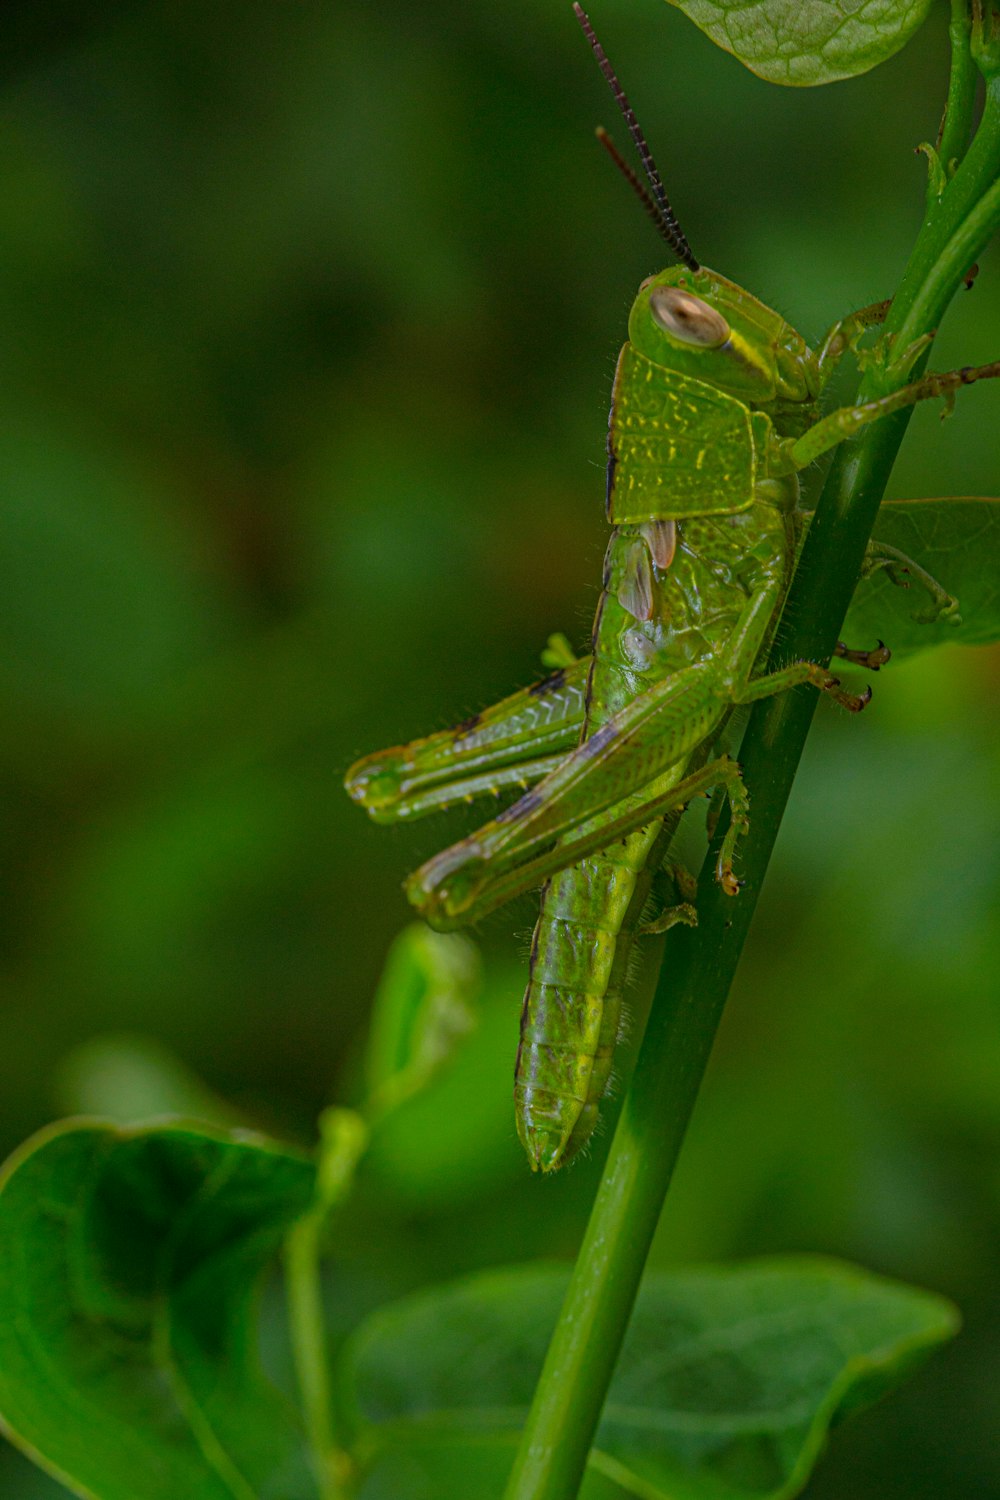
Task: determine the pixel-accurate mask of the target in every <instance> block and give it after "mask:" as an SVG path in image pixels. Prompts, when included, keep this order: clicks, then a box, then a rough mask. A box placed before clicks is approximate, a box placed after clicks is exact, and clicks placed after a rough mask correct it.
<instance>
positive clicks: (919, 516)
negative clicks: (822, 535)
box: [844, 497, 1000, 658]
mask: <svg viewBox="0 0 1000 1500" xmlns="http://www.w3.org/2000/svg"><path fill="white" fill-rule="evenodd" d="M873 535H874V536H875V537H876V538H877V539H878V540H879V541H882V542H888V543H889V545H890V546H892V547H896V548H898V550H899V551H900V552H903V553H905V554H906V555H907V556H908V557H912V558H913V559H914V560H915V561H918V562H919V563H920V565H921V567H923V568H925V569H926V570H927V572H928V573H930V574H931V575H932V576H933V577H934V578H935V579H936V580H937V582H938V583H940V584H941V586H942V587H943V588H945V589H946V590H947V591H948V593H949V594H952V595H953V596H954V597H955V598H956V599H957V600H958V608H959V615H960V618H959V619H958V620H953V619H939V620H936V621H934V622H932V623H927V622H921V621H920V620H918V619H915V618H914V616H916V615H919V614H921V613H926V611H927V597H926V594H925V593H924V591H923V590H922V588H921V586H920V584H919V583H918V582H917V581H916V580H915V579H912V578H910V579H907V577H906V575H905V572H904V573H902V574H899V575H898V576H897V581H894V580H893V579H892V578H891V577H890V576H889V574H888V573H887V572H886V571H885V570H884V569H883V570H880V571H879V572H878V573H876V574H874V576H873V577H871V578H869V579H867V580H865V581H863V582H862V583H861V584H860V586H859V588H858V592H857V594H856V595H855V598H854V602H853V604H852V605H851V608H850V612H849V613H848V616H847V620H846V621H845V624H844V632H845V636H850V637H851V640H852V641H854V640H858V641H865V640H868V639H869V638H871V637H872V634H873V632H874V634H875V635H877V636H881V637H883V638H884V639H885V640H886V641H888V642H889V644H890V646H891V648H892V653H893V656H894V657H900V658H901V657H904V656H910V655H912V654H913V652H915V651H923V650H926V648H927V647H929V646H948V645H963V646H991V645H994V644H995V643H996V642H997V641H1000V583H998V571H997V562H998V560H1000V500H987V499H982V498H973V497H968V498H964V499H951V500H894V501H889V502H888V503H886V504H884V505H883V506H882V508H881V510H880V511H879V515H878V519H877V520H876V522H875V530H874V532H873Z"/></svg>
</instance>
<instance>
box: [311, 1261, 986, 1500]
mask: <svg viewBox="0 0 1000 1500" xmlns="http://www.w3.org/2000/svg"><path fill="white" fill-rule="evenodd" d="M568 1279H569V1272H568V1271H567V1270H564V1269H562V1268H555V1267H524V1268H515V1269H512V1270H504V1271H500V1272H490V1273H487V1274H485V1275H480V1276H475V1277H471V1278H469V1279H468V1280H464V1281H460V1282H456V1283H453V1284H452V1285H450V1286H446V1287H444V1288H442V1289H440V1290H437V1291H434V1292H430V1293H424V1294H421V1295H418V1296H415V1297H411V1298H408V1299H406V1300H405V1301H403V1302H400V1303H397V1304H396V1305H395V1306H393V1307H390V1308H387V1309H384V1310H383V1311H381V1312H379V1313H377V1314H376V1315H375V1316H374V1317H373V1318H372V1319H371V1320H370V1321H369V1322H368V1323H367V1324H366V1325H365V1326H364V1327H363V1328H362V1329H361V1330H360V1331H359V1333H358V1334H357V1335H356V1337H355V1339H354V1340H353V1341H352V1344H351V1345H350V1346H349V1347H348V1349H347V1351H346V1352H345V1356H344V1360H343V1364H342V1368H341V1379H342V1382H343V1384H342V1389H343V1391H344V1393H345V1401H346V1403H347V1404H348V1406H349V1407H350V1408H351V1409H352V1410H353V1413H354V1420H355V1422H356V1424H357V1433H358V1451H359V1454H360V1455H361V1456H362V1458H363V1460H364V1459H367V1461H368V1465H369V1467H368V1470H367V1474H366V1479H365V1482H364V1484H363V1486H362V1489H361V1496H362V1497H363V1500H391V1497H401V1496H405V1497H406V1500H425V1497H426V1500H432V1497H433V1500H450V1497H455V1500H459V1497H464V1496H467V1495H469V1494H470V1493H475V1495H476V1496H477V1497H478V1500H490V1497H492V1496H499V1495H500V1494H501V1492H502V1489H503V1484H504V1480H505V1477H506V1474H507V1472H508V1470H509V1468H510V1464H511V1461H512V1457H513V1452H514V1446H515V1444H516V1441H517V1436H518V1432H519V1430H520V1428H521V1426H522V1424H523V1421H524V1417H525V1414H526V1411H527V1407H528V1403H529V1401H530V1399H531V1394H532V1390H533V1387H534V1384H535V1381H536V1379H537V1377H538V1373H539V1370H540V1367H541V1363H542V1358H543V1355H544V1352H545V1348H546V1345H547V1342H548V1338H549V1335H550V1333H551V1331H552V1327H553V1325H554V1323H555V1319H556V1314H557V1312H558V1309H559V1306H560V1303H561V1301H562V1298H563V1295H564V1293H565V1290H566V1286H567V1282H568ZM956 1327H957V1315H956V1313H955V1311H954V1309H953V1308H952V1307H951V1305H950V1304H949V1303H947V1302H945V1301H944V1300H943V1299H942V1298H940V1297H937V1296H934V1295H932V1294H930V1293H928V1292H922V1291H916V1290H914V1289H912V1288H910V1287H906V1286H902V1285H900V1284H898V1283H895V1282H891V1281H886V1280H883V1279H882V1278H880V1277H876V1276H872V1275H870V1274H868V1273H867V1272H864V1271H860V1270H857V1269H855V1268H853V1267H850V1266H847V1265H844V1264H841V1263H839V1262H836V1261H830V1260H822V1259H818V1258H816V1259H813V1258H804V1259H786V1260H770V1261H758V1262H755V1263H750V1264H747V1265H743V1266H735V1267H720V1268H709V1269H705V1270H695V1271H681V1272H672V1273H665V1272H659V1273H653V1274H651V1275H649V1276H647V1277H646V1279H645V1281H644V1282H643V1286H642V1290H641V1292H640V1294H639V1300H638V1303H637V1306H636V1312H635V1316H634V1318H633V1320H632V1324H631V1326H630V1329H629V1333H628V1336H627V1338H626V1341H625V1347H624V1350H623V1353H622V1358H621V1360H620V1362H619V1366H618V1370H617V1372H616V1375H615V1378H614V1381H613V1382H612V1386H611V1391H610V1394H609V1397H608V1402H607V1405H606V1407H605V1410H604V1416H603V1418H602V1420H601V1425H600V1428H599V1431H598V1437H597V1442H596V1444H595V1446H594V1448H593V1449H592V1451H591V1457H590V1465H589V1468H588V1478H587V1481H586V1483H585V1485H584V1488H583V1491H582V1494H583V1496H584V1497H586V1500H598V1497H600V1500H605V1497H608V1500H610V1497H611V1496H614V1495H619V1494H620V1495H629V1496H636V1497H640V1500H751V1497H752V1500H779V1497H787V1496H792V1495H796V1494H798V1493H799V1491H800V1490H801V1489H802V1486H803V1485H804V1484H805V1482H806V1480H807V1478H808V1476H809V1473H810V1471H811V1470H812V1468H813V1466H814V1464H815V1462H816V1459H817V1457H818V1455H819V1453H820V1451H821V1449H822V1446H823V1443H824V1441H825V1437H826V1433H827V1430H828V1428H829V1427H830V1425H831V1424H832V1423H833V1422H834V1421H835V1420H837V1419H839V1418H840V1417H841V1416H843V1415H845V1414H846V1413H848V1412H851V1411H854V1410H856V1409H857V1408H859V1407H861V1406H864V1405H867V1404H868V1403H869V1402H871V1401H873V1400H875V1399H876V1398H877V1397H878V1396H880V1395H882V1394H883V1393H884V1392H885V1391H887V1390H889V1389H891V1388H892V1387H893V1386H894V1385H896V1384H897V1383H898V1382H899V1380H900V1379H901V1378H902V1376H903V1374H904V1373H906V1372H907V1371H908V1370H909V1369H910V1368H911V1367H912V1366H913V1365H914V1364H915V1363H916V1362H917V1361H918V1360H919V1359H921V1358H922V1357H923V1356H924V1355H925V1354H926V1353H927V1352H928V1350H930V1349H931V1348H932V1347H933V1346H934V1345H935V1344H938V1343H940V1342H942V1341H943V1340H944V1339H947V1338H949V1337H950V1336H951V1335H952V1334H953V1333H954V1332H955V1330H956ZM470 1473H471V1474H474V1475H475V1480H476V1482H475V1484H474V1485H470V1483H469V1475H470ZM463 1475H464V1479H463Z"/></svg>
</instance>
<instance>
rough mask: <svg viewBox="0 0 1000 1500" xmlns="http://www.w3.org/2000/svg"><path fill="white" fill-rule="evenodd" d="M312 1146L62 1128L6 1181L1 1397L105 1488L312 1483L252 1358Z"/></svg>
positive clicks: (190, 1496) (157, 1490)
mask: <svg viewBox="0 0 1000 1500" xmlns="http://www.w3.org/2000/svg"><path fill="white" fill-rule="evenodd" d="M313 1175H314V1174H313V1170H312V1168H311V1166H310V1165H309V1163H308V1161H307V1160H306V1159H305V1158H303V1157H301V1156H298V1155H295V1154H293V1153H291V1152H289V1151H287V1150H284V1149H282V1148H279V1147H278V1146H276V1145H275V1144H274V1143H273V1142H270V1141H267V1140H265V1139H264V1138H263V1137H259V1136H254V1135H251V1134H250V1133H249V1132H240V1133H231V1134H224V1133H222V1132H211V1133H210V1132H208V1131H207V1130H204V1129H196V1128H194V1127H190V1126H180V1125H178V1126H174V1127H171V1128H161V1129H145V1130H134V1131H128V1130H119V1129H114V1128H113V1127H110V1126H107V1125H99V1124H93V1125H91V1124H83V1125H70V1126H66V1127H57V1128H55V1129H53V1130H49V1131H45V1132H43V1134H42V1135H40V1136H37V1137H36V1138H35V1139H34V1140H32V1141H29V1142H28V1143H27V1144H26V1145H25V1146H24V1147H23V1148H22V1149H21V1151H20V1152H19V1153H18V1154H17V1155H16V1156H15V1157H14V1158H13V1159H12V1161H11V1162H10V1163H9V1164H8V1166H7V1169H6V1173H5V1175H4V1178H3V1181H2V1184H0V1226H2V1231H0V1413H2V1418H3V1422H4V1425H5V1428H6V1430H7V1431H8V1432H9V1433H10V1435H11V1436H12V1437H13V1438H14V1439H15V1441H16V1442H18V1443H19V1444H21V1445H22V1446H23V1447H24V1448H25V1449H26V1451H28V1452H29V1453H31V1454H33V1455H35V1456H37V1457H38V1458H39V1460H40V1461H41V1462H42V1463H43V1464H44V1465H45V1467H46V1468H48V1469H49V1470H50V1471H51V1472H52V1473H53V1474H55V1475H56V1476H57V1477H59V1478H62V1479H63V1480H64V1482H65V1483H67V1484H68V1485H69V1486H70V1488H72V1489H73V1490H74V1492H75V1493H77V1494H79V1495H83V1496H91V1497H95V1496H96V1497H98V1500H138V1497H141V1500H178V1497H179V1496H181V1495H183V1496H184V1497H185V1500H235V1497H239V1500H268V1497H270V1500H282V1497H285V1496H287V1495H288V1494H289V1493H294V1494H295V1495H297V1496H299V1495H308V1494H309V1488H308V1486H307V1484H306V1481H305V1471H304V1468H303V1464H302V1457H301V1453H300V1451H299V1447H300V1444H299V1438H298V1435H297V1431H296V1425H295V1423H294V1421H293V1419H292V1416H291V1413H290V1411H289V1410H287V1409H286V1407H285V1405H284V1402H283V1401H282V1400H281V1399H280V1398H279V1397H278V1395H277V1393H276V1392H275V1391H273V1390H272V1389H271V1388H270V1386H269V1385H268V1383H267V1382H266V1381H265V1379H264V1377H263V1376H262V1374H261V1372H260V1369H259V1360H258V1353H257V1348H256V1339H255V1334H254V1318H253V1312H254V1308H255V1305H256V1304H255V1298H254V1291H255V1287H256V1283H257V1280H258V1277H259V1273H260V1271H261V1269H262V1267H263V1266H264V1265H265V1264H266V1262H267V1260H268V1259H269V1258H270V1256H271V1255H272V1254H273V1253H274V1251H275V1249H276V1248H277V1246H278V1245H279V1244H280V1242H281V1239H282V1237H283V1236H284V1234H285V1232H286V1230H287V1229H288V1226H289V1225H290V1223H291V1222H292V1221H293V1220H294V1219H295V1218H296V1217H297V1216H298V1215H299V1214H301V1213H302V1212H303V1210H304V1209H305V1208H306V1206H307V1204H308V1203H309V1199H310V1196H311V1193H312V1188H313Z"/></svg>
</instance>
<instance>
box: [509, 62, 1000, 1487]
mask: <svg viewBox="0 0 1000 1500" xmlns="http://www.w3.org/2000/svg"><path fill="white" fill-rule="evenodd" d="M998 172H1000V92H998V89H997V85H996V82H995V81H991V82H990V83H989V85H988V90H987V101H986V109H985V111H984V115H983V120H982V122H981V125H980V128H979V131H978V132H977V134H976V138H975V140H974V142H973V145H972V147H971V148H970V150H969V153H968V155H967V156H966V158H965V160H964V161H963V162H962V164H961V166H960V167H959V169H958V171H957V172H956V174H955V176H954V178H953V179H952V181H951V182H950V183H949V184H948V186H947V188H946V190H945V192H944V194H943V195H942V197H941V199H940V200H939V202H938V203H937V205H936V207H935V208H934V210H933V211H932V212H931V213H930V214H929V215H928V217H927V219H926V221H925V223H924V225H923V228H922V229H921V232H920V234H919V236H918V239H917V241H916V244H915V245H914V249H913V253H912V255H911V257H910V262H909V264H908V266H907V269H906V271H905V273H904V275H903V278H902V280H901V282H900V288H899V291H898V292H897V294H896V297H895V299H894V301H893V305H892V308H891V309H890V313H889V317H888V318H887V320H886V331H887V333H888V334H890V335H894V336H895V338H896V341H897V342H896V347H897V348H898V349H905V348H906V347H908V345H909V344H911V343H912V341H913V340H914V339H916V338H917V337H919V336H920V335H921V334H922V333H926V332H931V331H933V330H934V329H936V328H937V326H938V323H939V322H940V319H941V316H942V315H943V313H944V311H945V308H946V307H947V305H948V302H949V301H950V299H951V297H952V296H953V295H954V294H955V292H956V290H957V289H958V287H959V286H960V285H961V283H962V280H963V278H964V275H965V273H966V271H967V269H968V266H969V264H970V261H971V260H972V259H974V258H975V256H976V255H978V254H979V253H980V251H981V250H982V249H983V247H984V246H985V244H986V243H987V241H988V240H989V238H990V236H991V235H992V233H993V232H994V230H995V229H996V228H997V227H998V224H1000V191H998V190H997V187H996V185H995V180H996V178H997V175H998ZM918 367H919V362H918ZM906 378H907V377H906V376H904V375H903V374H902V373H901V372H900V371H899V370H898V368H897V370H896V373H895V375H893V373H892V369H891V366H890V367H889V371H888V373H887V370H886V368H885V367H884V366H883V367H878V366H873V368H872V369H871V370H870V371H869V372H868V374H867V375H866V377H865V379H864V380H863V381H862V384H861V388H860V391H859V399H860V400H864V399H867V398H869V397H871V396H873V395H877V394H883V393H885V392H886V390H888V389H892V388H893V381H895V384H896V385H897V386H898V385H901V384H902V383H903V382H904V380H905V379H906ZM911 410H912V409H911V408H907V409H904V410H902V411H899V412H896V413H894V414H893V415H892V416H891V417H888V418H886V419H884V420H883V421H881V422H879V423H877V424H876V425H875V426H873V427H871V428H869V429H867V430H866V431H865V433H864V434H863V435H862V436H861V437H860V438H859V439H858V440H856V441H854V442H850V443H844V444H842V445H841V447H840V448H839V449H838V450H837V452H836V454H835V457H834V461H833V464H832V465H831V469H830V473H829V475H828V477H827V481H826V484H825V485H824V488H823V494H822V496H821V499H820V502H819V506H818V509H817V513H816V517H815V520H814V521H813V524H812V526H811V527H810V530H809V534H808V536H807V538H806V542H805V545H804V547H803V552H802V557H801V561H800V564H799V567H798V570H797V572H796V576H795V579H794V581H793V585H792V588H791V590H790V593H789V598H788V603H787V605H786V609H785V614H784V621H785V622H787V625H786V627H785V628H783V630H782V632H781V634H780V636H779V640H778V642H777V643H776V646H775V651H774V653H772V665H774V664H776V663H777V664H780V663H782V662H787V661H788V660H791V659H798V658H808V659H810V660H813V661H824V662H825V661H828V660H829V658H830V655H831V652H832V650H833V646H834V644H835V642H836V639H837V634H838V631H839V629H840V626H841V623H842V621H843V618H844V615H845V613H846V611H847V607H848V604H849V603H850V599H851V595H852V593H853V591H854V588H855V586H856V583H857V579H858V576H859V574H860V570H861V566H862V562H863V559H864V550H865V546H866V544H867V541H868V538H869V536H870V534H871V529H872V526H873V524H874V521H875V516H876V514H877V511H878V506H879V503H880V501H881V498H882V494H883V492H884V489H885V485H886V483H887V481H888V478H889V473H890V470H891V468H892V464H893V462H894V460H895V457H896V453H897V451H898V449H899V446H900V443H901V442H902V439H903V435H904V433H905V431H906V427H907V424H908V422H909V419H910V415H911ZM816 701H817V695H816V694H815V693H814V692H813V691H811V690H809V689H797V690H795V691H794V692H790V693H785V694H782V695H781V696H779V697H777V698H773V699H769V700H764V701H762V702H760V703H758V704H757V705H756V706H755V707H754V709H753V712H752V714H751V717H750V721H749V724H748V727H747V732H746V735H745V737H744V741H743V746H742V748H741V753H740V760H741V764H742V766H743V774H744V779H745V781H746V785H747V788H748V790H749V792H750V797H751V806H752V809H753V814H752V817H753V827H752V831H751V834H750V837H749V838H748V840H747V844H746V849H745V853H744V861H743V871H742V873H743V877H744V882H745V884H744V888H743V891H742V892H741V894H740V896H739V898H738V899H737V900H733V899H731V898H729V897H727V896H725V895H724V894H723V892H722V891H721V889H720V888H719V886H718V885H717V884H716V883H715V881H714V879H713V878H712V870H713V866H714V861H715V854H716V849H717V846H718V840H719V839H720V838H721V836H722V833H723V832H724V823H725V820H724V819H723V820H722V821H721V824H720V828H719V830H718V833H717V836H716V841H715V843H714V844H713V847H712V848H711V849H710V850H709V853H708V856H707V858H706V861H705V864H704V866H703V868H702V871H701V876H700V892H701V895H700V898H699V903H698V921H699V925H698V927H697V928H696V929H689V928H686V927H676V928H674V929H673V930H672V931H671V932H670V933H668V935H667V942H666V945H665V949H664V958H663V965H662V968H661V970H660V978H659V981H658V984H657V990H656V994H655V996H654V1000H653V1006H652V1011H651V1014H650V1020H649V1022H648V1024H647V1028H646V1033H645V1036H644V1038H643V1042H642V1047H641V1049H640V1053H639V1057H638V1061H637V1063H636V1069H635V1074H634V1076H633V1079H632V1083H631V1085H630V1087H629V1090H628V1093H627V1095H626V1098H625V1101H624V1104H623V1107H622V1112H621V1116H620V1119H619V1123H618V1127H617V1130H616V1132H615V1137H614V1140H613V1142H612V1145H611V1150H610V1152H609V1156H608V1161H607V1165H606V1168H605V1172H604V1176H603V1179H602V1181H601V1185H600V1188H599V1189H598V1194H597V1198H596V1200H595V1203H594V1208H593V1211H592V1213H591V1217H590V1222H589V1224H588V1227H587V1231H586V1234H585V1236H584V1240H583V1244H582V1246H581V1250H580V1254H579V1257H578V1260H577V1264H576V1268H575V1270H574V1273H573V1277H572V1280H571V1282H570V1286H569V1290H568V1292H567V1295H566V1300H565V1303H564V1305H563V1308H562V1311H561V1313H560V1317H559V1322H558V1324H557V1326H556V1329H555V1332H554V1334H553V1337H552V1341H551V1343H550V1346H549V1350H548V1354H547V1356H546V1360H545V1365H544V1368H543V1370H542V1374H541V1377H540V1379H539V1383H538V1386H537V1388H536V1391H535V1399H534V1402H533V1404H532V1408H531V1411H530V1413H529V1416H528V1420H527V1423H526V1425H525V1429H524V1433H523V1434H522V1439H521V1445H520V1448H519V1450H518V1454H517V1457H516V1459H515V1463H514V1467H513V1470H512V1472H511V1476H510V1479H509V1481H508V1485H507V1489H506V1491H505V1500H572V1497H573V1496H575V1495H576V1494H577V1492H578V1489H579V1486H580V1483H581V1481H582V1478H583V1472H584V1467H585V1465H586V1461H587V1454H588V1452H589V1450H590V1446H591V1442H592V1440H593V1435H594V1432H595V1430H596V1426H597V1422H598V1419H599V1417H600V1412H601V1408H602V1406H603V1404H604V1398H605V1394H606V1392H607V1388H608V1385H609V1383H610V1380H611V1375H612V1373H613V1370H614V1366H615V1363H616V1361H617V1358H618V1354H619V1351H620V1348H621V1342H622V1339H623V1338H624V1334H625V1329H626V1327H627V1324H628V1319H629V1316H630V1313H631V1309H632V1305H633V1301H634V1298H635V1294H636V1291H637V1290H638V1286H639V1281H640V1279H641V1276H642V1271H643V1267H644V1265H645V1261H646V1256H647V1254H648V1251H649V1246H650V1244H651V1241H652V1238H653V1234H654V1233H655V1230H656V1225H657V1222H658V1219H659V1215H660V1210H661V1208H662V1204H663V1199H664V1196H665V1194H666V1191H667V1188H668V1186H669V1183H670V1179H671V1176H672V1174H673V1169H674V1165H675V1163H676V1160H677V1157H678V1154H679V1151H680V1147H681V1144H682V1141H683V1138H684V1133H685V1131H686V1129H687V1124H688V1120H689V1118H690V1115H691V1111H692V1109H693V1107H694V1102H695V1099H696V1097H697V1093H698V1089H699V1087H700V1084H701V1079H702V1077H703V1074H704V1071H705V1068H706V1066H707V1063H708V1058H709V1054H710V1052H711V1048H712V1043H713V1040H714V1037H715V1032H716V1028H717V1026H718V1022H719V1019H720V1017H721V1014H722V1009H723V1006H724V1004H725V1001H726V996H727V994H728V992H729V987H730V984H731V982H732V978H733V975H734V973H735V970H736V966H737V963H738V961H739V957H740V954H741V952H742V948H743V944H744V941H745V939H746V935H747V931H748V929H749V926H750V922H751V919H752V917H753V914H754V910H755V907H756V904H757V899H758V897H759V895H760V890H761V886H762V884H763V879H764V874H765V871H766V869H767V864H768V861H769V859H770V856H771V851H772V849H773V847H774V843H775V839H776V838H777V832H778V827H779V824H780V821H781V816H782V814H783V812H784V808H785V805H786V803H787V800H788V796H789V792H790V790H791V785H792V781H793V779H794V776H795V772H796V769H797V767H798V763H799V759H800V757H801V753H802V748H803V745H804V743H805V738H806V735H807V733H808V730H809V726H810V724H811V722H812V716H813V713H814V712H815V708H816Z"/></svg>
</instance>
